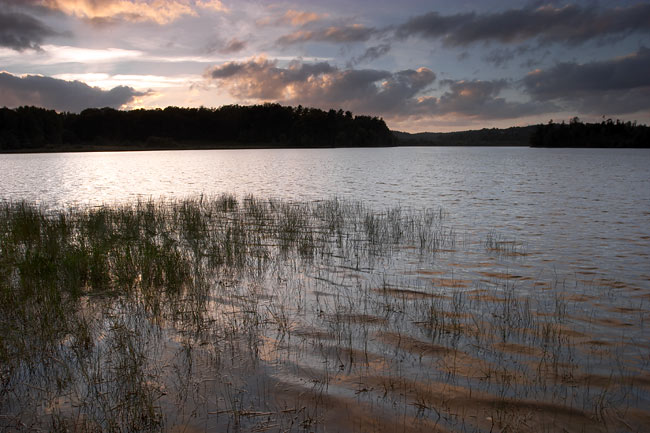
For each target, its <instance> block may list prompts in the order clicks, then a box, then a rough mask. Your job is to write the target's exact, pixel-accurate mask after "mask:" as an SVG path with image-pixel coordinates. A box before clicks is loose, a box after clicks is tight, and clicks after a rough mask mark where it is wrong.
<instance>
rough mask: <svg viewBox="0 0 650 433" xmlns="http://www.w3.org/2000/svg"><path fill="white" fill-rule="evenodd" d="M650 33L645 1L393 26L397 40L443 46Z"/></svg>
mask: <svg viewBox="0 0 650 433" xmlns="http://www.w3.org/2000/svg"><path fill="white" fill-rule="evenodd" d="M633 32H643V33H647V32H650V4H648V3H640V4H637V5H634V6H629V7H616V8H610V9H604V10H598V9H596V8H593V7H581V6H578V5H567V6H563V7H557V6H553V5H544V6H539V7H527V8H522V9H510V10H506V11H503V12H497V13H485V14H477V13H474V12H472V13H462V14H456V15H447V16H444V15H440V14H439V13H437V12H430V13H427V14H424V15H420V16H417V17H414V18H411V19H410V20H408V21H407V22H405V23H404V24H402V25H401V26H399V27H398V28H397V30H396V35H397V37H398V38H402V39H404V38H408V37H411V36H420V37H423V38H429V39H442V41H443V42H444V44H445V45H448V46H465V45H469V44H472V43H475V42H490V41H495V42H501V43H516V42H522V41H526V40H530V39H538V40H539V41H540V42H541V43H553V42H564V43H569V44H578V43H582V42H585V41H587V40H591V39H603V38H606V37H612V36H624V35H627V34H630V33H633Z"/></svg>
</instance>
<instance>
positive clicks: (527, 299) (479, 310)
mask: <svg viewBox="0 0 650 433" xmlns="http://www.w3.org/2000/svg"><path fill="white" fill-rule="evenodd" d="M222 193H232V194H234V195H235V196H236V197H233V196H230V197H227V198H224V196H220V195H221V194H222ZM249 194H253V195H254V196H255V197H257V199H258V200H254V199H251V198H250V197H248V195H249ZM200 195H204V196H210V199H205V200H204V199H198V198H197V197H199V196H200ZM219 196H220V197H219ZM186 197H193V198H194V199H191V200H182V199H184V198H186ZM333 198H336V199H333ZM0 199H2V200H4V201H10V202H17V201H22V200H25V201H28V202H36V203H39V204H40V205H41V206H42V207H43V209H44V210H45V211H46V212H49V213H48V215H50V216H52V215H55V218H45V217H42V216H38V217H34V216H32V217H31V219H29V218H30V216H29V215H31V214H29V212H27V213H25V212H24V208H21V207H20V206H16V207H11V206H5V207H4V209H5V211H4V213H0V225H2V224H4V227H5V228H6V230H5V233H1V232H0V235H5V238H3V239H6V243H7V246H4V245H0V248H2V249H0V253H3V254H4V255H5V256H6V260H5V259H4V258H3V257H4V256H2V255H0V259H2V260H0V265H1V266H0V289H2V290H0V295H3V296H0V308H3V310H2V312H3V314H0V331H1V332H0V335H3V337H5V338H6V340H5V341H10V342H14V341H15V342H16V343H15V344H14V343H11V344H5V345H4V346H3V345H2V343H3V340H0V349H2V350H0V360H2V359H3V358H2V356H6V353H10V352H12V351H15V352H16V354H17V355H16V356H13V355H12V356H8V357H6V358H4V359H7V360H8V361H9V360H12V361H11V366H9V362H7V366H6V367H5V368H4V369H2V368H3V366H2V363H1V362H0V378H2V382H0V430H2V429H3V427H4V428H7V429H9V431H14V430H11V429H12V428H14V427H15V428H16V431H22V430H21V428H22V427H21V428H19V427H20V426H25V431H27V430H26V429H27V426H28V425H32V424H30V423H33V425H34V426H35V427H38V426H41V427H42V426H46V427H47V426H55V427H58V428H59V430H60V431H62V430H64V429H63V428H62V426H67V427H66V428H68V430H73V431H100V430H107V431H120V429H119V428H118V427H116V426H126V427H124V428H123V429H122V430H121V431H129V430H131V431H133V430H142V429H143V427H146V426H148V427H149V431H158V430H159V429H163V428H162V427H164V429H163V430H165V431H174V432H178V431H256V432H257V431H296V432H298V431H314V432H329V431H344V432H347V431H350V432H358V431H373V432H380V431H383V432H394V431H403V432H424V431H426V432H432V431H434V432H449V431H454V432H480V433H487V432H492V431H504V432H506V431H522V432H538V431H549V432H551V431H594V432H627V431H648V429H649V428H650V412H649V411H648V407H650V345H649V344H648V337H649V335H650V334H649V333H648V324H649V323H650V306H649V303H650V260H649V256H648V255H649V254H650V152H649V151H647V150H599V149H555V150H551V149H529V148H463V147H461V148H450V147H447V148H391V149H326V150H228V151H225V150H223V151H220V150H205V151H175V152H173V151H169V152H130V153H127V152H109V153H65V154H34V155H29V154H21V155H0ZM138 199H142V200H144V201H148V200H149V199H154V201H151V202H150V205H146V204H145V205H135V206H131V207H128V206H127V207H111V208H97V209H95V206H97V205H101V204H103V203H107V204H109V203H131V204H133V203H134V202H137V200H138ZM158 199H161V200H158ZM270 199H273V200H270ZM275 199H279V200H275ZM360 202H361V203H360ZM68 207H71V208H75V207H78V208H82V209H81V210H80V211H79V212H77V213H74V212H70V213H67V214H65V215H62V214H61V213H57V212H59V211H60V210H61V209H65V208H68ZM86 207H89V208H90V209H91V211H90V212H86V213H84V212H85V211H86V210H87V209H86ZM425 209H428V210H425ZM11 212H15V215H18V217H15V215H14V216H12V214H11ZM21 212H22V213H21ZM93 212H94V213H93ZM3 218H4V219H3ZM3 221H5V222H4V223H3ZM25 221H27V224H24V222H25ZM21 224H22V225H21ZM38 224H40V225H41V226H42V227H41V228H39V229H36V230H34V227H33V226H37V225H38ZM57 224H58V225H57ZM66 224H67V228H65V227H66ZM10 227H11V229H9V228H10ZM57 227H58V228H57ZM57 230H58V231H57ZM33 233H36V235H35V236H34V235H33ZM21 236H22V237H24V238H25V239H24V240H22V241H18V240H19V239H22V238H21ZM12 242H13V243H15V245H13V244H12ZM21 242H22V243H21ZM57 242H59V243H60V245H59V244H57ZM12 245H13V246H12ZM57 245H59V246H57ZM56 248H59V250H57V249H56ZM51 251H59V252H57V253H56V254H53V255H52V253H51ZM48 254H50V255H48ZM12 260H14V262H12ZM20 260H23V261H22V262H21V261H20ZM7 263H9V264H10V265H6V264H7ZM15 263H18V264H17V265H16V264H15ZM52 263H56V264H55V265H54V266H52ZM88 263H90V264H91V265H92V266H91V265H89V266H88V267H89V269H91V271H89V272H88V273H84V272H77V273H74V272H72V271H70V269H72V270H74V269H76V268H74V267H72V265H75V266H77V265H78V266H80V269H85V268H83V266H85V265H86V264H88ZM10 266H13V267H14V268H15V269H11V272H6V270H7V269H9V267H10ZM3 267H4V268H3ZM66 270H67V271H66ZM66 272H68V273H66ZM86 274H89V275H90V277H87V275H86ZM70 275H72V277H74V276H76V278H77V279H76V280H75V279H73V278H72V277H70ZM93 275H95V276H94V277H93ZM17 276H20V278H18V277H17ZM53 281H54V283H53ZM70 281H73V282H74V281H77V284H78V285H79V287H76V286H72V287H71V283H70ZM55 283H56V284H55ZM50 284H52V285H53V287H55V288H56V290H53V291H52V292H50V293H54V294H55V295H56V296H54V297H53V298H52V299H54V301H56V300H57V299H59V302H61V299H62V298H61V297H59V296H58V294H59V293H61V292H63V293H67V291H72V292H73V293H75V295H74V296H71V297H70V304H69V305H71V306H69V305H68V304H61V305H62V306H61V307H60V308H58V307H57V308H58V309H57V308H54V310H56V311H54V312H52V311H50V308H51V306H52V302H51V299H50V298H46V299H45V300H43V301H42V302H41V303H38V302H37V301H38V299H37V300H30V302H17V303H16V304H15V305H14V304H13V302H15V299H16V297H14V296H8V295H7V293H10V291H11V290H14V291H15V292H16V293H22V294H25V293H27V294H29V293H40V292H39V291H38V290H35V291H34V290H33V289H34V287H41V286H42V287H50ZM107 288H110V289H111V291H109V292H108V294H107V292H106V290H107ZM46 293H47V292H46ZM86 295H87V296H86ZM25 296H27V295H25ZM26 299H29V298H26ZM63 299H64V300H65V299H67V298H65V296H64V297H63ZM37 307H38V308H37ZM30 308H32V309H33V310H34V311H32V310H30ZM23 310H24V311H23ZM15 311H19V312H20V314H17V313H16V314H15V313H14V312H15ZM57 311H58V314H60V313H61V311H64V312H65V314H63V315H61V316H57V315H56V314H55V313H56V312H57ZM48 312H50V314H52V317H63V318H64V319H65V320H64V319H61V320H62V322H63V323H64V324H65V325H66V326H67V325H69V327H70V330H68V328H64V331H65V332H64V331H62V334H61V335H62V336H63V337H61V336H59V335H58V334H56V333H54V332H51V333H50V334H51V335H50V334H48V333H47V332H41V327H40V325H38V323H39V320H44V321H46V322H48V323H49V322H51V320H49V319H48V320H45V319H43V318H44V317H48V316H47V315H46V314H45V313H48ZM21 314H22V315H21ZM3 316H6V317H7V319H6V320H5V318H4V317H3ZM12 320H13V322H12ZM66 320H67V321H70V323H71V324H69V323H67V322H66ZM75 321H76V322H75ZM77 322H78V323H77ZM33 323H37V326H33ZM82 325H83V326H82ZM32 328H34V329H32ZM45 329H49V328H48V326H45ZM30 330H31V332H32V334H29V332H30ZM27 335H31V336H27ZM6 336H8V337H6ZM40 339H43V340H45V342H47V344H43V343H42V342H41V340H40ZM32 340H33V344H32V346H34V348H35V349H32V348H31V346H30V345H29V344H27V345H25V341H27V342H30V341H32ZM23 346H25V347H23ZM42 346H43V347H46V349H44V350H40V348H41V347H42ZM12 353H13V352H12ZM20 356H22V358H20ZM127 373H128V374H127ZM125 384H126V385H128V386H125ZM134 396H137V398H135V397H134ZM134 414H135V415H134ZM48 417H50V418H51V422H50V421H49V419H50V418H48ZM43 420H45V421H43ZM57 423H58V424H57ZM111 423H114V424H111ZM111 425H113V427H114V429H113V430H111V429H109V428H108V427H110V426H111ZM129 426H130V427H129Z"/></svg>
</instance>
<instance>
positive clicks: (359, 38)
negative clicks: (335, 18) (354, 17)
mask: <svg viewBox="0 0 650 433" xmlns="http://www.w3.org/2000/svg"><path fill="white" fill-rule="evenodd" d="M377 32H378V31H377V29H375V28H372V27H366V26H363V25H346V26H329V27H323V28H317V29H313V30H308V29H301V30H296V31H295V32H292V33H289V34H287V35H284V36H282V37H280V38H279V39H278V40H277V42H278V44H280V45H292V44H299V43H304V42H330V43H348V42H364V41H367V40H368V39H370V38H371V37H372V36H373V35H375V34H376V33H377Z"/></svg>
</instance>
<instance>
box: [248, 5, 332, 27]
mask: <svg viewBox="0 0 650 433" xmlns="http://www.w3.org/2000/svg"><path fill="white" fill-rule="evenodd" d="M326 17H327V15H325V14H317V13H315V12H307V11H298V10H295V9H289V10H288V11H286V12H285V13H284V14H282V15H281V16H275V17H264V18H261V19H259V20H257V21H256V24H257V25H259V26H268V25H277V26H294V27H299V26H304V25H305V24H309V23H312V22H315V21H320V20H322V19H324V18H326Z"/></svg>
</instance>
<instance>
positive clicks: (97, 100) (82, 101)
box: [0, 72, 145, 112]
mask: <svg viewBox="0 0 650 433" xmlns="http://www.w3.org/2000/svg"><path fill="white" fill-rule="evenodd" d="M143 95H145V93H142V92H137V91H135V90H134V89H133V88H131V87H126V86H118V87H115V88H113V89H111V90H102V89H100V88H98V87H90V86H88V85H87V84H85V83H82V82H81V81H65V80H58V79H56V78H51V77H43V76H40V75H27V76H24V77H19V76H16V75H12V74H9V73H7V72H0V101H2V105H4V106H8V107H17V106H20V105H36V106H40V107H44V108H50V109H54V110H58V111H73V112H79V111H81V110H83V109H85V108H89V107H114V108H119V107H120V106H122V105H124V104H126V103H128V102H131V101H132V100H133V99H134V98H135V97H138V96H143Z"/></svg>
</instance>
